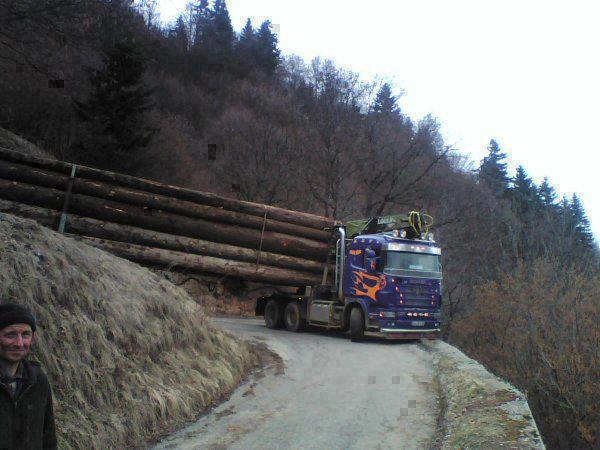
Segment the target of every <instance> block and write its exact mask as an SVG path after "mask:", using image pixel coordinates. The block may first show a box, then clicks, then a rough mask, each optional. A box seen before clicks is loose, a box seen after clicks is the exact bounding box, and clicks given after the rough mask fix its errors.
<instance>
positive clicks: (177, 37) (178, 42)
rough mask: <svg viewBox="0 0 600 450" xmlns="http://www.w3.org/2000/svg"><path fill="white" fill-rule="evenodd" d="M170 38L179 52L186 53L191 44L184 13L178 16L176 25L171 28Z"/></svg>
mask: <svg viewBox="0 0 600 450" xmlns="http://www.w3.org/2000/svg"><path fill="white" fill-rule="evenodd" d="M169 39H170V40H171V42H172V43H173V45H174V47H175V49H176V50H177V52H179V53H186V52H187V51H188V48H189V45H190V37H189V33H188V29H187V27H186V25H185V20H184V18H183V16H182V15H179V17H177V21H176V22H175V26H174V27H173V28H172V29H171V30H169Z"/></svg>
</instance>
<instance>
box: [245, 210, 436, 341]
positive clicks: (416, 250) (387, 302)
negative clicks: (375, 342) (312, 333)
mask: <svg viewBox="0 0 600 450" xmlns="http://www.w3.org/2000/svg"><path fill="white" fill-rule="evenodd" d="M428 218H429V219H428ZM431 221H432V219H431V218H430V216H427V215H424V214H421V213H416V212H411V213H410V214H409V215H408V216H387V217H375V218H372V219H369V220H363V221H353V222H349V223H347V224H346V225H343V226H342V225H340V226H338V227H336V228H335V229H333V230H331V231H332V252H331V256H330V259H329V261H328V263H327V264H326V267H325V270H324V273H323V284H320V285H317V286H306V288H305V289H304V290H303V291H302V292H296V293H277V294H273V295H270V296H266V297H261V298H259V299H258V300H257V302H256V307H255V312H256V315H263V316H264V318H265V323H266V326H267V327H268V328H280V327H285V328H287V329H288V330H290V331H300V330H302V329H304V328H305V327H307V326H314V327H321V328H326V329H330V330H341V331H344V332H349V335H350V338H351V339H352V340H353V341H360V340H362V339H363V338H364V337H365V336H366V335H374V336H379V337H383V338H386V339H421V338H427V339H436V338H439V334H440V319H441V317H440V314H441V306H442V266H441V260H440V257H441V249H440V248H439V247H438V246H437V245H436V244H435V242H434V240H433V234H432V233H429V226H430V224H431Z"/></svg>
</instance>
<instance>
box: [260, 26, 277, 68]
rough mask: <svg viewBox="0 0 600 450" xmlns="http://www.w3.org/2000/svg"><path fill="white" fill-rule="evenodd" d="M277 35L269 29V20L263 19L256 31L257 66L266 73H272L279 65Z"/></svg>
mask: <svg viewBox="0 0 600 450" xmlns="http://www.w3.org/2000/svg"><path fill="white" fill-rule="evenodd" d="M277 43H278V40H277V36H276V35H275V34H274V33H273V32H272V31H271V21H269V20H265V21H264V22H263V23H262V25H261V26H260V28H259V30H258V32H257V33H256V50H257V62H258V67H259V68H260V69H262V70H263V72H264V73H266V74H267V75H269V76H270V75H273V74H274V73H275V70H276V69H277V67H278V66H279V56H280V53H281V52H280V51H279V48H278V47H277Z"/></svg>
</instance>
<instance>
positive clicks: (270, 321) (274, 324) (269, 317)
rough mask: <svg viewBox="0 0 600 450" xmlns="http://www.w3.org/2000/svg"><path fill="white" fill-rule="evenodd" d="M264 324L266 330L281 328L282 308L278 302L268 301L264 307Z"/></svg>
mask: <svg viewBox="0 0 600 450" xmlns="http://www.w3.org/2000/svg"><path fill="white" fill-rule="evenodd" d="M265 324H266V325H267V328H272V329H274V328H281V326H282V325H283V308H282V307H281V305H280V304H279V302H277V301H275V300H269V301H268V302H267V305H266V306H265Z"/></svg>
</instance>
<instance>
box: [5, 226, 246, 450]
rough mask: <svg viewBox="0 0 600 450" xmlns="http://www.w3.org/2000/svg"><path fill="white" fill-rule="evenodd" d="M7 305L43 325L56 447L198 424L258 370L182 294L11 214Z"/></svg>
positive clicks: (39, 338)
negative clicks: (26, 310)
mask: <svg viewBox="0 0 600 450" xmlns="http://www.w3.org/2000/svg"><path fill="white" fill-rule="evenodd" d="M0 299H1V300H0V301H10V300H12V301H18V302H20V303H23V304H25V305H27V306H29V307H31V308H32V309H33V311H34V313H35V315H36V316H37V318H38V320H39V329H38V333H36V343H35V347H36V350H35V354H34V358H35V359H37V360H39V361H40V362H41V363H42V365H43V367H44V368H45V370H46V373H47V374H48V376H49V378H50V380H51V384H52V386H53V389H54V395H55V409H56V412H57V426H58V430H59V435H60V439H61V448H73V447H77V448H102V449H106V448H124V447H137V446H141V445H143V443H144V442H147V441H149V440H152V439H154V438H156V437H157V436H158V435H159V434H161V433H164V432H165V431H166V430H168V429H172V428H174V427H176V426H178V425H180V424H182V423H183V422H185V421H190V420H193V419H194V418H195V417H197V416H198V414H199V413H201V412H202V411H203V410H205V409H206V408H207V407H209V406H210V405H211V404H212V403H213V402H214V401H215V400H216V399H218V398H219V397H220V396H222V395H224V394H225V393H226V392H228V391H229V390H231V389H232V388H234V387H235V386H236V385H237V384H238V383H239V381H240V380H241V378H242V377H243V376H244V374H245V373H246V372H247V371H248V370H249V369H250V368H251V367H253V366H254V365H255V364H256V356H255V354H254V352H253V351H252V350H251V349H250V348H249V346H248V345H247V344H246V343H243V342H240V341H239V340H236V339H234V338H233V337H232V336H230V335H228V334H226V333H225V332H222V331H220V330H218V329H216V328H215V327H214V326H213V325H212V324H211V322H210V320H209V319H207V318H206V316H205V315H204V313H203V311H202V309H201V308H200V307H199V306H198V305H197V304H196V303H194V302H193V301H192V300H191V299H190V297H189V296H188V294H186V293H185V292H184V291H183V290H182V289H180V288H178V287H176V286H174V285H173V284H171V283H169V282H168V281H166V280H164V279H162V278H159V277H158V276H157V275H155V274H153V273H151V272H150V271H148V270H146V269H143V268H141V267H139V266H137V265H135V264H133V263H130V262H128V261H125V260H123V259H120V258H116V257H114V256H112V255H109V254H108V253H105V252H103V251H101V250H97V249H95V248H92V247H89V246H87V245H85V244H82V243H79V242H76V241H74V240H72V239H69V238H65V237H63V236H62V235H60V234H57V233H55V232H53V231H51V230H49V229H47V228H43V227H41V226H39V225H38V224H36V223H35V222H33V221H30V220H26V219H21V218H17V217H14V216H10V215H6V214H3V215H0Z"/></svg>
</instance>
